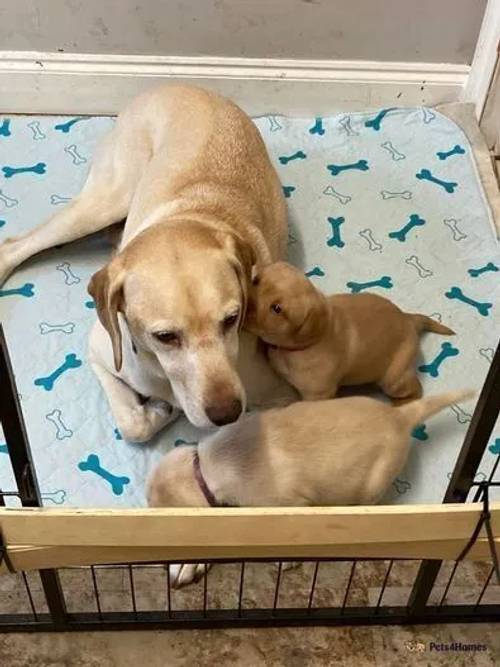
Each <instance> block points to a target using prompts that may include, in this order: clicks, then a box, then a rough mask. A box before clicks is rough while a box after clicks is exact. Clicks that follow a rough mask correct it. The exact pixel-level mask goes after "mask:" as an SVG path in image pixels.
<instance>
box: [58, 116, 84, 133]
mask: <svg viewBox="0 0 500 667" xmlns="http://www.w3.org/2000/svg"><path fill="white" fill-rule="evenodd" d="M82 120H87V117H85V116H78V118H72V119H71V120H68V121H66V122H65V123H58V124H57V125H54V130H59V132H63V133H64V134H68V132H69V131H70V130H71V128H72V127H73V125H75V124H76V123H79V122H80V121H82Z"/></svg>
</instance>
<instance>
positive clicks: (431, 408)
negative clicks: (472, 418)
mask: <svg viewBox="0 0 500 667" xmlns="http://www.w3.org/2000/svg"><path fill="white" fill-rule="evenodd" d="M475 395H476V392H475V391H471V390H465V389H462V390H459V391H449V392H447V393H446V394H436V395H435V396H426V397H424V398H419V399H418V400H417V401H412V402H411V403H404V404H403V405H399V406H398V407H396V408H395V409H396V410H399V412H400V414H402V415H403V417H404V418H405V419H406V421H407V423H408V426H409V428H410V429H412V428H413V427H414V426H417V424H421V423H422V422H423V421H425V420H426V419H427V418H428V417H432V415H435V414H436V413H437V412H440V411H441V410H442V409H443V408H446V407H447V406H448V405H451V404H452V403H458V402H460V401H466V400H468V399H470V398H473V397H474V396H475Z"/></svg>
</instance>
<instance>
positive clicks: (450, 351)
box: [418, 343, 460, 378]
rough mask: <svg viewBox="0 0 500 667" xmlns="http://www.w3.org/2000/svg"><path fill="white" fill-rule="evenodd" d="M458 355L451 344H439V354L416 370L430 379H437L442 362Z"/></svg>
mask: <svg viewBox="0 0 500 667" xmlns="http://www.w3.org/2000/svg"><path fill="white" fill-rule="evenodd" d="M458 354H460V350H459V349H458V348H456V347H453V345H452V344H451V343H441V352H439V354H438V355H437V356H436V357H435V358H434V359H433V360H432V361H431V362H430V363H429V364H422V365H421V366H419V367H418V370H419V371H420V372H421V373H427V374H428V375H430V376H431V377H432V378H437V377H438V376H439V370H440V367H441V364H442V363H443V361H444V360H445V359H447V358H448V357H456V356H457V355H458Z"/></svg>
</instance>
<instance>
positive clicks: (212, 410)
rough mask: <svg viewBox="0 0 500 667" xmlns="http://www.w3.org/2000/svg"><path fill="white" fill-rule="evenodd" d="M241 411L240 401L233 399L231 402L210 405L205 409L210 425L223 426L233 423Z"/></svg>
mask: <svg viewBox="0 0 500 667" xmlns="http://www.w3.org/2000/svg"><path fill="white" fill-rule="evenodd" d="M242 409H243V406H242V404H241V401H240V400H239V399H238V398H235V399H233V400H232V401H227V402H224V403H220V404H219V405H210V406H209V407H208V408H205V412H206V414H207V417H208V418H209V419H210V421H211V422H212V424H215V425H216V426H224V425H225V424H231V423H232V422H235V421H236V420H237V419H238V417H239V416H240V415H241V411H242Z"/></svg>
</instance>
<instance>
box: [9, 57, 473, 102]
mask: <svg viewBox="0 0 500 667" xmlns="http://www.w3.org/2000/svg"><path fill="white" fill-rule="evenodd" d="M469 69H470V68H469V67H468V66H466V65H454V64H447V63H444V64H441V63H386V62H376V61H323V60H278V59H250V58H205V57H192V58H187V57H182V58H180V57H175V56H122V55H97V54H68V53H38V52H21V51H15V52H12V51H11V52H7V51H4V52H0V91H2V93H1V94H0V112H2V113H60V114H83V115H84V114H115V113H117V112H118V111H119V110H120V109H122V108H123V106H124V105H125V104H126V103H127V102H128V100H130V99H131V98H132V97H133V96H134V95H136V94H137V93H139V92H140V91H142V90H144V89H145V88H147V87H150V86H152V85H154V84H157V83H160V82H164V81H176V82H189V83H193V84H198V85H203V86H206V87H210V88H212V89H215V90H217V91H219V92H221V93H223V94H225V95H227V96H229V97H231V98H232V99H234V100H235V101H236V102H238V103H239V104H240V105H241V106H242V107H243V108H244V109H245V110H246V111H247V112H248V113H251V114H253V115H258V114H264V113H278V112H281V113H288V114H294V115H298V114H326V113H334V112H338V111H344V110H354V111H355V110H361V109H369V108H377V107H381V106H408V105H420V104H423V105H429V106H433V105H435V104H440V103H444V102H455V101H457V100H458V99H459V98H460V96H461V95H462V91H463V88H464V86H465V83H466V81H467V77H468V73H469Z"/></svg>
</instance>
